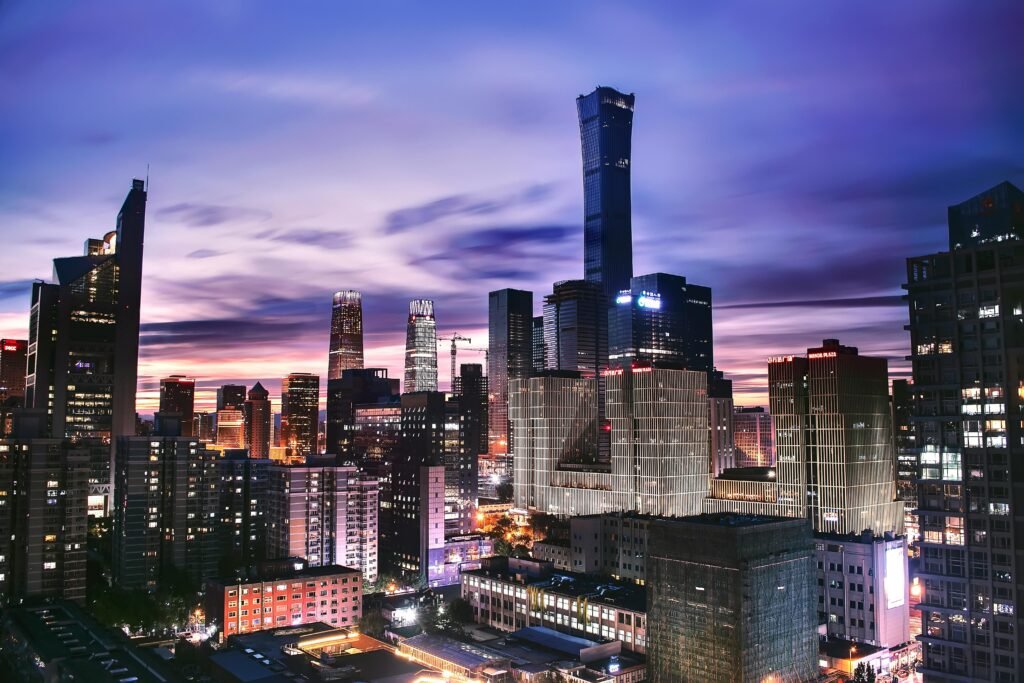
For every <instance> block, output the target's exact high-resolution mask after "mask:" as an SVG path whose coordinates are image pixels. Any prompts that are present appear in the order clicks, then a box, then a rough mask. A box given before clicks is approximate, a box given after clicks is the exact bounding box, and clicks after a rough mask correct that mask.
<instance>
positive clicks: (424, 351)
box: [402, 299, 437, 394]
mask: <svg viewBox="0 0 1024 683" xmlns="http://www.w3.org/2000/svg"><path fill="white" fill-rule="evenodd" d="M402 391H403V392H404V393H407V394H408V393H412V392H415V391H437V322H436V321H435V320H434V302H433V301H430V300H429V299H413V300H412V301H410V302H409V323H408V326H407V328H406V335H405V384H404V386H403V387H402Z"/></svg>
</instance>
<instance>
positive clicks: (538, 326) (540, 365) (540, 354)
mask: <svg viewBox="0 0 1024 683" xmlns="http://www.w3.org/2000/svg"><path fill="white" fill-rule="evenodd" d="M545 355H546V351H545V349H544V316H543V315H535V316H534V317H533V374H539V373H541V372H544V368H545V365H544V362H545V361H544V357H545Z"/></svg>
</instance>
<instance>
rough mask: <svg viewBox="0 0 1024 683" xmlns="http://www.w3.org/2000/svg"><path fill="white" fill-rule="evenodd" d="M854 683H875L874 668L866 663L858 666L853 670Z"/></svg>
mask: <svg viewBox="0 0 1024 683" xmlns="http://www.w3.org/2000/svg"><path fill="white" fill-rule="evenodd" d="M853 683H875V669H874V667H872V666H870V665H868V664H866V663H865V662H861V663H860V664H858V665H857V668H856V669H854V670H853Z"/></svg>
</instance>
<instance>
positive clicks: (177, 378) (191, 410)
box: [160, 375, 196, 436]
mask: <svg viewBox="0 0 1024 683" xmlns="http://www.w3.org/2000/svg"><path fill="white" fill-rule="evenodd" d="M195 396H196V381H195V380H194V379H192V378H191V377H185V376H184V375H171V376H170V377H165V378H163V379H162V380H160V412H161V413H177V414H178V415H180V416H181V435H182V436H192V426H193V425H192V422H193V418H194V416H195Z"/></svg>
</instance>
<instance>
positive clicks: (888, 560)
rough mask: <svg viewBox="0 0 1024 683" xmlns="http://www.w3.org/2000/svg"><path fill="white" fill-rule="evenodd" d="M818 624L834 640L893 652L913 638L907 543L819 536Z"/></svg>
mask: <svg viewBox="0 0 1024 683" xmlns="http://www.w3.org/2000/svg"><path fill="white" fill-rule="evenodd" d="M814 542H815V555H816V556H817V557H816V560H817V567H818V620H819V623H821V624H824V625H825V627H826V633H827V635H828V636H829V637H837V638H845V639H848V640H852V641H856V642H860V643H869V644H871V645H876V646H878V647H883V648H890V647H895V646H897V645H902V644H903V643H906V642H907V641H908V640H910V609H909V602H910V595H909V581H908V578H907V540H906V538H905V537H903V536H892V535H889V534H886V535H884V536H875V535H873V534H872V533H871V532H869V531H866V532H864V533H862V534H847V535H843V534H815V536H814Z"/></svg>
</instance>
